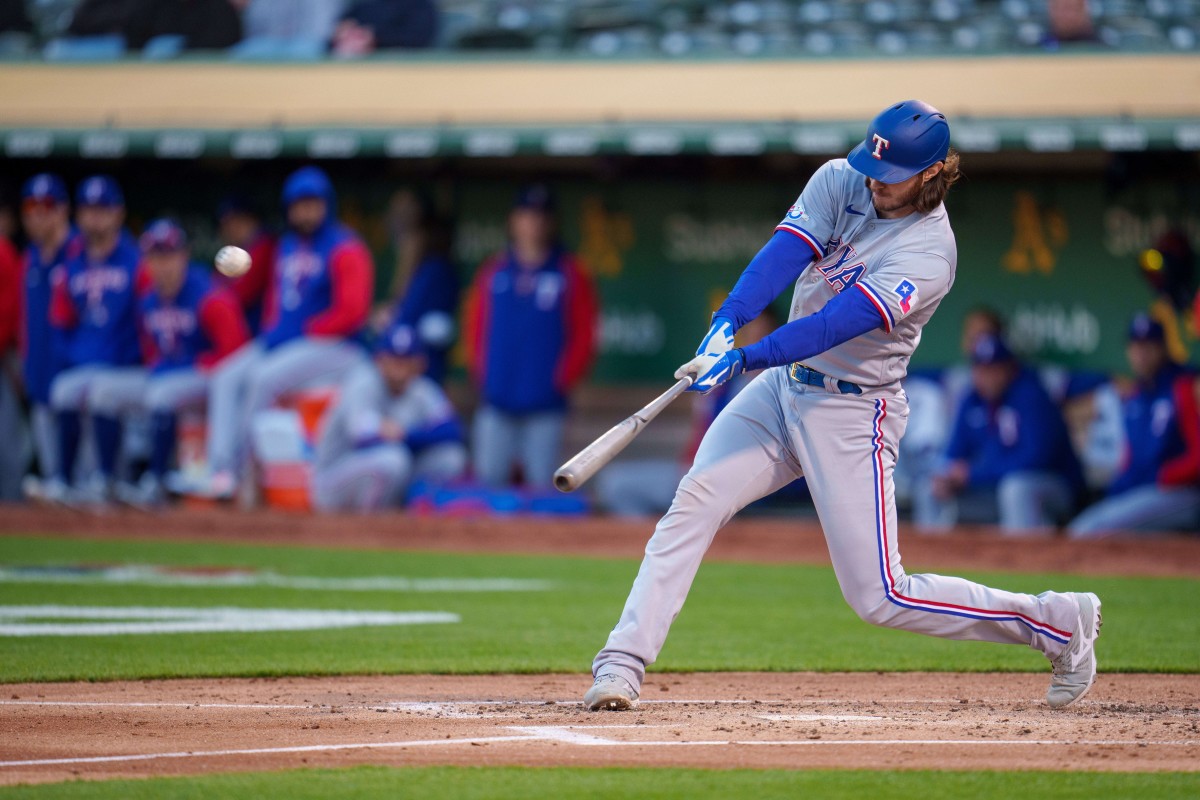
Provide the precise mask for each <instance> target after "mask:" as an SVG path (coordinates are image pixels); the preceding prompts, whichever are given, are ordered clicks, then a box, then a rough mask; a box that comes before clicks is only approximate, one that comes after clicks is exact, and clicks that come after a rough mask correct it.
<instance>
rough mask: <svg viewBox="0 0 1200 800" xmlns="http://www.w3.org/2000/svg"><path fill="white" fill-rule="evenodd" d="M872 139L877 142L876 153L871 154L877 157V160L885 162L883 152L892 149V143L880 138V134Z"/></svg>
mask: <svg viewBox="0 0 1200 800" xmlns="http://www.w3.org/2000/svg"><path fill="white" fill-rule="evenodd" d="M871 139H872V140H873V141H874V142H875V151H874V152H873V153H871V155H873V156H875V158H878V159H879V160H880V161H883V151H884V150H887V149H888V148H889V147H891V146H892V143H891V142H889V141H888V140H887V139H885V138H883V137H882V136H880V135H879V134H878V133H877V134H875V135H874V136H872V137H871Z"/></svg>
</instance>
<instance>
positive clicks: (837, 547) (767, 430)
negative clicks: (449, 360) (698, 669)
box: [584, 100, 1100, 710]
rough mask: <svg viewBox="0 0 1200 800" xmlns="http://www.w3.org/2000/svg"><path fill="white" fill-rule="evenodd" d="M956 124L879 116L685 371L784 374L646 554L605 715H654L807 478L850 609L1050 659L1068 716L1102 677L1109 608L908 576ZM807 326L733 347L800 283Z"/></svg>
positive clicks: (605, 656) (715, 439) (714, 454)
mask: <svg viewBox="0 0 1200 800" xmlns="http://www.w3.org/2000/svg"><path fill="white" fill-rule="evenodd" d="M958 166H959V158H958V154H957V153H955V152H953V151H952V150H951V149H950V126H949V124H948V123H947V122H946V117H945V116H944V115H943V114H941V113H939V112H938V110H937V109H935V108H933V107H932V106H930V105H928V104H927V103H922V102H920V101H916V100H910V101H907V102H903V103H897V104H895V105H893V106H890V107H888V108H887V109H885V110H884V111H883V112H882V113H880V114H879V116H877V117H876V118H875V119H874V120H873V121H872V122H871V124H870V126H869V127H868V128H867V136H866V139H865V140H864V141H863V142H862V144H860V145H858V146H857V147H855V148H854V149H853V150H852V151H851V152H850V154H849V155H848V156H847V157H846V158H844V159H834V160H832V161H829V162H827V163H826V164H824V165H823V166H822V167H821V168H820V169H818V170H817V171H816V173H815V174H814V175H813V176H812V178H811V179H810V180H809V182H808V185H807V186H806V187H805V188H804V191H803V192H802V193H801V195H800V198H799V199H798V200H797V201H796V203H795V205H793V206H792V207H791V209H790V210H789V211H788V212H787V215H786V216H785V217H784V218H783V221H782V222H780V224H779V226H778V227H777V228H776V229H775V233H774V235H773V236H772V237H771V239H770V241H769V242H767V244H766V246H764V247H763V249H762V250H761V251H759V253H758V255H756V256H755V257H754V259H753V260H752V261H751V262H750V265H749V266H748V267H747V268H746V270H745V271H744V272H743V273H742V276H741V278H740V279H739V280H738V282H737V284H736V285H735V286H734V288H733V291H732V292H730V294H729V297H728V299H726V301H725V303H724V304H723V305H722V306H721V308H720V309H718V311H717V312H716V314H715V315H714V316H713V320H712V325H711V327H710V329H709V331H708V333H707V335H705V337H704V339H703V341H702V342H701V343H700V348H699V349H698V350H697V355H696V357H695V358H693V359H692V360H691V361H689V362H687V363H686V364H684V365H683V366H681V367H680V368H679V370H678V371H677V372H676V374H675V375H676V377H677V378H679V377H681V376H683V375H693V376H695V378H696V381H695V384H694V385H693V387H692V389H690V390H689V391H707V390H711V389H712V388H714V387H716V386H717V385H719V384H721V383H723V382H725V381H727V380H729V379H730V378H731V377H733V376H735V375H738V374H739V373H741V372H743V371H747V370H754V369H762V370H765V371H764V372H763V373H762V374H761V375H759V377H758V378H756V379H755V380H754V381H753V382H752V383H751V384H750V385H749V386H748V387H746V388H745V389H744V390H743V391H742V392H741V393H740V394H738V396H737V397H735V398H734V399H733V401H732V402H730V404H729V405H728V406H727V407H726V408H725V410H724V411H722V412H721V414H720V415H719V416H718V417H717V418H716V420H715V421H714V422H713V424H712V426H711V427H710V428H709V429H708V432H707V434H706V435H705V437H704V439H703V441H702V442H701V444H700V448H699V450H698V451H697V453H696V459H695V462H694V464H693V466H692V468H691V470H690V471H689V472H688V473H687V475H685V476H684V478H683V480H682V481H681V482H680V484H679V489H678V490H677V491H676V493H675V499H674V501H673V502H672V504H671V509H670V510H669V511H668V512H667V514H666V516H665V517H663V518H662V520H661V521H660V522H659V523H658V527H657V528H656V529H655V532H654V535H653V537H651V539H650V542H649V544H647V546H646V555H645V559H644V560H643V561H642V566H641V570H640V571H639V573H638V576H637V579H636V580H635V581H634V584H633V589H632V591H631V592H630V594H629V599H628V600H627V601H626V603H625V610H624V611H623V612H622V614H621V618H620V621H618V623H617V626H616V628H614V629H613V631H612V633H611V634H610V635H609V637H608V642H607V644H606V645H605V646H604V649H603V650H601V651H600V652H599V654H597V656H596V659H595V661H594V662H593V664H592V674H593V675H594V676H595V683H594V685H593V686H592V687H591V689H590V690H588V692H587V694H586V695H585V696H584V704H585V706H586V707H587V708H588V709H590V710H599V709H611V710H623V709H627V708H630V707H632V706H634V705H635V704H636V703H637V699H638V692H639V689H640V687H641V683H642V679H643V678H644V677H645V673H646V667H648V666H649V665H650V664H653V663H654V661H655V659H656V658H657V657H658V653H659V651H660V650H661V649H662V646H663V642H664V641H665V640H666V637H667V631H668V630H669V629H670V627H671V622H672V621H673V620H674V619H675V617H676V615H677V614H678V613H679V610H680V608H682V607H683V601H684V598H686V597H687V593H688V589H689V588H690V587H691V584H692V580H693V578H694V577H695V575H696V570H697V569H698V568H699V566H700V561H701V559H702V558H703V557H704V552H705V551H706V550H707V549H708V546H709V544H710V543H711V542H712V540H713V537H714V536H715V535H716V533H717V531H718V530H719V529H720V528H721V527H722V526H723V525H724V524H725V523H726V522H728V521H729V519H730V518H731V517H733V515H734V514H736V513H737V512H738V511H739V510H740V509H742V508H743V507H745V506H746V505H748V504H750V503H752V502H754V501H755V500H757V499H759V498H761V497H764V496H766V495H768V494H771V493H772V492H774V491H776V490H778V489H780V488H782V487H783V486H786V485H787V484H789V483H791V482H792V481H793V480H795V479H796V478H799V477H800V476H802V475H803V476H804V477H806V478H807V479H808V486H809V489H810V491H811V492H812V496H813V500H814V501H815V503H816V508H817V514H818V516H819V518H820V520H821V527H822V528H823V529H824V531H825V540H826V542H827V544H828V547H829V555H830V558H831V560H832V562H833V569H834V573H835V574H836V575H837V579H838V582H839V583H840V584H841V588H842V594H843V596H844V597H845V598H846V601H847V602H848V603H849V604H850V606H851V607H852V608H853V609H854V610H855V612H857V613H858V615H859V616H860V617H862V619H864V620H866V621H867V622H870V623H872V624H874V625H881V626H884V627H889V628H901V629H904V630H909V631H914V632H916V633H924V634H927V635H930V636H939V637H942V638H946V639H968V640H977V641H988V642H1007V643H1011V644H1023V645H1026V646H1028V647H1032V648H1034V649H1036V650H1038V651H1040V652H1042V653H1044V654H1045V655H1046V656H1047V658H1049V659H1050V661H1051V664H1052V666H1053V673H1054V674H1053V677H1052V678H1051V681H1050V689H1049V691H1048V692H1047V694H1046V700H1047V702H1048V703H1049V704H1050V706H1052V707H1054V708H1063V707H1065V706H1069V705H1071V704H1072V703H1074V702H1076V701H1077V700H1079V699H1080V698H1081V697H1083V696H1084V694H1086V693H1087V691H1088V689H1089V688H1090V687H1091V685H1092V683H1093V681H1094V680H1095V677H1096V658H1095V651H1094V643H1095V640H1096V638H1097V637H1098V636H1099V633H1100V600H1099V599H1098V598H1097V597H1096V596H1095V595H1094V594H1090V593H1058V592H1044V593H1042V594H1040V595H1037V596H1034V595H1028V594H1016V593H1013V592H1006V591H1001V590H999V589H992V588H989V587H987V586H982V585H980V584H977V583H971V582H970V581H966V580H962V579H961V578H947V577H942V576H940V575H908V574H905V572H904V568H903V567H902V566H901V565H900V552H899V549H898V545H897V530H896V498H895V492H894V490H893V485H892V470H893V469H894V467H895V464H896V454H897V451H898V449H899V444H900V437H901V436H903V434H904V427H905V424H906V422H907V419H908V403H907V398H906V397H905V394H904V390H903V388H901V385H900V381H901V379H903V378H904V377H905V374H906V371H907V367H908V361H909V358H910V357H911V356H912V353H913V350H915V349H916V347H917V343H918V342H919V341H920V340H921V329H922V328H923V327H924V326H925V324H926V323H927V322H929V319H930V318H931V317H932V316H933V313H934V311H936V310H937V307H938V303H939V302H940V301H941V299H942V298H943V297H944V296H945V295H946V293H947V292H948V291H950V287H951V285H952V284H953V283H954V269H955V264H956V262H957V252H956V249H955V244H954V233H953V231H952V230H951V229H950V220H949V217H948V216H947V214H946V209H945V207H944V206H943V204H942V201H943V199H944V198H945V196H946V193H947V192H948V191H949V189H950V187H951V186H952V185H953V184H954V182H955V181H956V180H957V179H958V176H959V173H958ZM793 283H794V284H795V289H794V292H793V297H792V306H791V314H790V316H789V322H788V323H787V324H786V325H783V326H782V327H780V328H779V329H777V330H776V331H775V332H774V333H772V334H770V335H769V336H767V337H766V338H764V339H763V340H761V341H760V342H758V343H756V344H753V345H750V346H748V347H744V348H735V347H734V345H733V334H734V332H735V331H736V330H737V329H738V328H739V327H741V326H742V325H743V324H744V323H746V322H747V321H748V320H751V319H753V318H754V317H756V316H757V315H758V313H759V312H760V311H762V309H763V308H764V307H766V305H767V304H768V303H769V302H771V301H772V300H773V299H774V298H775V297H776V295H778V294H779V293H780V292H781V291H783V289H784V288H785V287H786V286H788V285H789V284H793Z"/></svg>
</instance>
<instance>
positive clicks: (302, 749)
mask: <svg viewBox="0 0 1200 800" xmlns="http://www.w3.org/2000/svg"><path fill="white" fill-rule="evenodd" d="M611 727H620V728H633V727H642V726H637V725H620V726H587V725H569V726H560V725H537V726H509V727H508V729H509V730H512V731H517V732H518V735H516V736H484V737H475V738H469V739H414V740H409V741H399V742H348V743H342V744H317V745H296V746H289V747H254V748H245V749H227V750H200V751H195V750H193V751H179V752H167V753H137V754H130V755H110V756H84V757H75V758H37V759H25V760H11V761H0V769H8V768H14V767H37V766H64V765H68V764H111V763H124V762H133V761H153V760H157V759H180V758H222V757H229V756H249V755H280V754H287V753H319V752H337V751H344V750H372V749H377V750H383V749H392V750H394V749H403V748H409V747H438V746H443V745H463V744H467V745H486V744H498V743H531V742H555V743H559V744H567V745H573V746H577V747H642V748H644V747H731V746H732V747H862V746H868V747H873V746H880V745H883V746H888V747H915V746H928V745H935V746H940V747H945V746H958V745H971V746H989V745H991V746H1013V745H1032V746H1038V747H1044V746H1048V745H1058V746H1067V747H1130V746H1134V747H1142V746H1146V747H1149V746H1156V747H1163V746H1174V747H1194V746H1198V745H1200V741H1193V740H1178V741H1177V740H1145V739H1076V740H1057V739H782V740H730V739H720V740H706V741H653V740H641V741H637V740H635V741H616V740H613V739H605V738H603V737H600V736H594V735H590V734H583V733H577V731H578V730H589V729H591V730H594V729H601V728H604V729H607V728H611ZM663 727H670V726H663Z"/></svg>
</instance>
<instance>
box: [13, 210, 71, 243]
mask: <svg viewBox="0 0 1200 800" xmlns="http://www.w3.org/2000/svg"><path fill="white" fill-rule="evenodd" d="M66 226H67V207H66V205H65V204H57V203H44V202H39V201H32V202H28V203H25V204H24V205H22V206H21V227H23V228H24V229H25V233H26V234H27V235H28V236H29V238H30V239H32V240H33V241H35V242H44V241H46V240H47V239H49V238H50V237H51V236H52V235H54V233H55V232H56V231H59V230H62V229H64V228H66Z"/></svg>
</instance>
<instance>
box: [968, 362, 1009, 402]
mask: <svg viewBox="0 0 1200 800" xmlns="http://www.w3.org/2000/svg"><path fill="white" fill-rule="evenodd" d="M1014 374H1015V370H1014V368H1013V365H1012V364H1009V363H1000V364H976V365H975V366H973V367H971V385H972V386H974V387H975V391H977V392H979V396H980V397H982V398H983V399H984V400H986V401H987V402H989V403H996V402H999V401H1000V399H1001V398H1002V397H1004V393H1005V392H1006V391H1008V387H1009V384H1011V383H1012V379H1013V375H1014Z"/></svg>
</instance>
